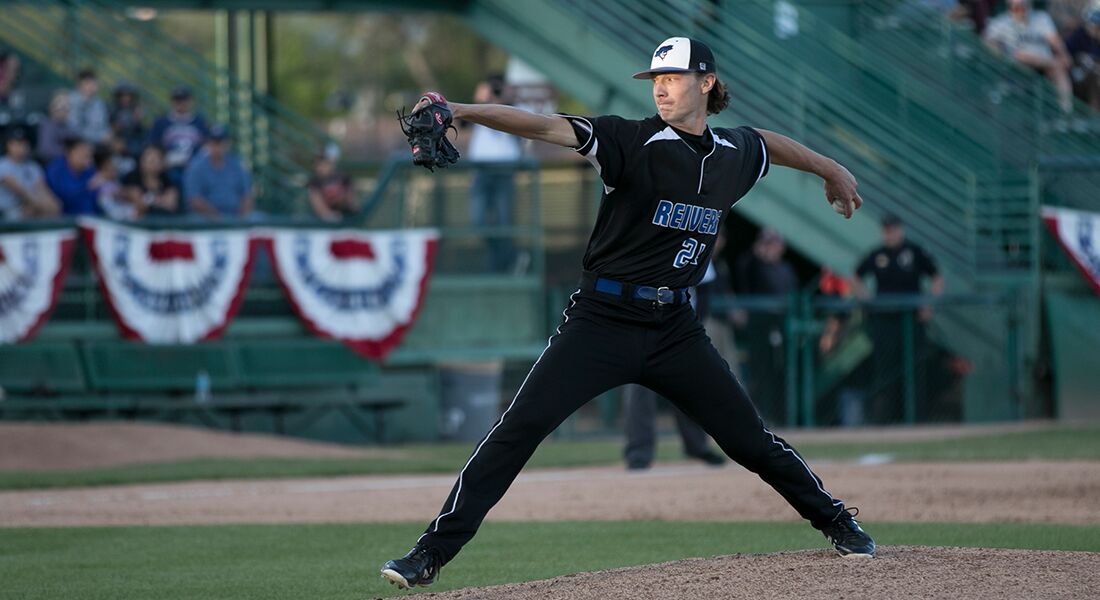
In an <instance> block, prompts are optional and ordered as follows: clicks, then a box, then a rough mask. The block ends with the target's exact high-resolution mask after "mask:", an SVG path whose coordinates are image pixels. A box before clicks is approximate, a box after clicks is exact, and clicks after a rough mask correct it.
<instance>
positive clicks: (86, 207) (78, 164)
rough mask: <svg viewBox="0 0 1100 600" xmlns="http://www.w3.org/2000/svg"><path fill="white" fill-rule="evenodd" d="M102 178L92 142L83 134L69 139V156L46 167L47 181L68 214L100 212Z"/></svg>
mask: <svg viewBox="0 0 1100 600" xmlns="http://www.w3.org/2000/svg"><path fill="white" fill-rule="evenodd" d="M99 181H100V180H99V179H98V178H97V177H96V173H95V165H93V164H92V145H91V144H89V143H88V142H87V141H85V140H84V138H81V137H76V136H72V137H68V138H65V155H64V156H60V157H58V158H55V159H54V160H53V162H51V163H50V164H49V165H47V166H46V183H48V184H49V186H50V189H51V190H53V193H54V195H56V196H57V197H58V199H59V200H61V212H62V213H64V214H66V215H94V214H97V212H98V211H97V210H96V206H97V204H96V191H97V189H96V188H98V187H99Z"/></svg>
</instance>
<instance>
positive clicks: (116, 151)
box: [104, 133, 140, 179]
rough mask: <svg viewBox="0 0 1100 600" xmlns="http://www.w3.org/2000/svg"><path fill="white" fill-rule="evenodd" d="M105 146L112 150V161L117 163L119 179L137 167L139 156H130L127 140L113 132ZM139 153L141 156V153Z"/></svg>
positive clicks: (116, 168)
mask: <svg viewBox="0 0 1100 600" xmlns="http://www.w3.org/2000/svg"><path fill="white" fill-rule="evenodd" d="M104 148H107V149H109V150H110V151H111V162H113V163H114V164H115V170H116V171H118V177H119V179H121V178H123V177H125V176H127V175H129V174H130V172H131V171H133V170H134V169H135V168H137V159H138V157H137V156H130V153H129V152H127V151H126V140H124V139H122V138H121V137H119V136H117V135H115V134H113V133H112V134H111V137H109V138H107V143H106V145H104ZM138 155H139V156H140V153H138Z"/></svg>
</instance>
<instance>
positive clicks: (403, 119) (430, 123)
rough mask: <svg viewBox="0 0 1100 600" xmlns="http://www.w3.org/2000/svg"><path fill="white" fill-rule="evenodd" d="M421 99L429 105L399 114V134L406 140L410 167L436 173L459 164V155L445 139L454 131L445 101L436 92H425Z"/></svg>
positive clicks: (449, 141) (441, 95)
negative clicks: (413, 166)
mask: <svg viewBox="0 0 1100 600" xmlns="http://www.w3.org/2000/svg"><path fill="white" fill-rule="evenodd" d="M424 99H427V100H428V101H429V102H430V104H428V105H427V106H424V107H423V108H421V109H420V110H418V111H416V112H414V113H412V114H408V115H407V114H405V112H404V110H402V111H401V112H399V113H397V118H398V121H400V123H401V131H402V132H404V134H405V137H407V138H409V146H410V147H411V148H412V155H413V164H414V165H420V166H422V167H424V168H426V169H428V170H429V171H435V169H436V167H439V168H445V167H447V166H449V165H452V164H454V163H456V162H458V157H459V153H458V148H455V146H454V144H452V143H451V140H449V139H447V131H448V130H450V129H454V125H452V124H451V116H452V115H451V109H450V107H448V106H447V99H446V98H444V97H443V94H440V93H438V92H427V93H425V94H424V96H423V97H422V98H421V100H424Z"/></svg>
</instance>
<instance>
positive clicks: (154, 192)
mask: <svg viewBox="0 0 1100 600" xmlns="http://www.w3.org/2000/svg"><path fill="white" fill-rule="evenodd" d="M122 193H123V195H124V196H126V197H127V199H128V200H129V202H130V203H131V204H132V205H133V206H135V207H137V210H138V211H139V212H140V213H141V214H142V215H143V216H171V215H176V214H178V213H179V188H178V187H176V185H175V184H174V183H172V180H171V179H169V178H168V175H167V173H165V172H164V150H163V149H161V147H160V146H152V145H150V146H146V147H145V150H143V151H142V153H141V159H140V160H139V161H138V167H137V168H136V169H134V170H133V171H131V172H130V174H129V175H126V176H125V177H123V178H122Z"/></svg>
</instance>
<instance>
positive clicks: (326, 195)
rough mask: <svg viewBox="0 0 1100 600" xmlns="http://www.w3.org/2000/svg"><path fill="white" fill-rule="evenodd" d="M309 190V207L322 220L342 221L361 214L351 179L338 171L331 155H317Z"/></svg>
mask: <svg viewBox="0 0 1100 600" xmlns="http://www.w3.org/2000/svg"><path fill="white" fill-rule="evenodd" d="M307 188H308V189H309V205H310V207H311V208H312V209H313V214H314V216H316V217H317V218H319V219H321V220H324V221H341V220H343V219H346V218H348V217H351V216H353V215H355V214H356V213H358V212H359V203H358V202H356V199H355V190H354V189H352V186H351V178H350V177H348V176H347V175H345V174H343V173H338V172H337V171H336V160H335V159H334V157H332V156H330V155H329V154H319V155H317V158H316V160H315V161H314V163H313V177H311V178H310V180H309V184H308V186H307Z"/></svg>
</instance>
